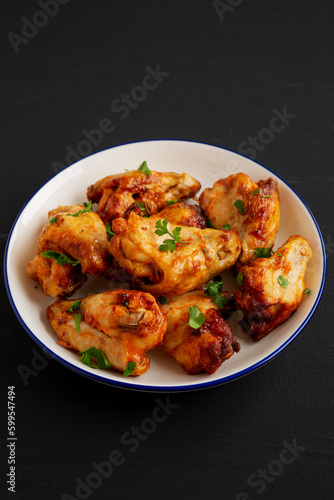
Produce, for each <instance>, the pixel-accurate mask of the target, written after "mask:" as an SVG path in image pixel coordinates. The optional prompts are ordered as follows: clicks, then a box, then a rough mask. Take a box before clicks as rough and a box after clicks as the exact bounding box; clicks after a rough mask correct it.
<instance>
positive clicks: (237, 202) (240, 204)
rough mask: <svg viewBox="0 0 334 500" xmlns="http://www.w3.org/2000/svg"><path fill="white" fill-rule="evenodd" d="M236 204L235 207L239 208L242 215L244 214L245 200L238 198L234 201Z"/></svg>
mask: <svg viewBox="0 0 334 500" xmlns="http://www.w3.org/2000/svg"><path fill="white" fill-rule="evenodd" d="M234 206H235V208H237V209H238V210H239V212H240V213H241V215H244V207H245V204H244V202H243V201H242V200H237V201H236V202H235V203H234Z"/></svg>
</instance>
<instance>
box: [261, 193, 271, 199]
mask: <svg viewBox="0 0 334 500" xmlns="http://www.w3.org/2000/svg"><path fill="white" fill-rule="evenodd" d="M262 198H271V196H269V194H263V195H262Z"/></svg>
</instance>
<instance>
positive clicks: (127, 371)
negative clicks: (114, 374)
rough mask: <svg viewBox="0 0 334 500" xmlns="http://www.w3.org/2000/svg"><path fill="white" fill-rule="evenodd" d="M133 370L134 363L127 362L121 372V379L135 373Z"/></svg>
mask: <svg viewBox="0 0 334 500" xmlns="http://www.w3.org/2000/svg"><path fill="white" fill-rule="evenodd" d="M135 368H136V363H135V361H129V362H128V364H127V366H126V368H125V370H124V372H123V377H128V376H129V375H132V374H133V372H134V371H135Z"/></svg>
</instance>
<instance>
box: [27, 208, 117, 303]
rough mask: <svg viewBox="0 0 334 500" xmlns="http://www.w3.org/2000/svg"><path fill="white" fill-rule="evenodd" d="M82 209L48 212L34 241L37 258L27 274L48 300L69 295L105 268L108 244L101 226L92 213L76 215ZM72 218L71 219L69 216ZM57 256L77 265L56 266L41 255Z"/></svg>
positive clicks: (53, 261) (100, 221) (59, 209)
mask: <svg viewBox="0 0 334 500" xmlns="http://www.w3.org/2000/svg"><path fill="white" fill-rule="evenodd" d="M80 210H81V211H83V210H85V207H84V206H83V205H71V206H59V207H58V208H56V209H54V210H51V211H50V212H49V214H48V215H49V221H48V222H47V223H46V224H45V225H44V227H43V229H42V232H41V234H40V236H39V238H38V246H37V256H36V257H35V258H34V259H33V260H32V261H30V262H29V264H28V268H27V272H28V275H29V277H30V278H32V279H33V280H35V281H37V282H38V283H39V284H40V286H41V287H42V290H43V292H44V293H45V294H47V295H51V297H54V298H58V297H67V296H69V295H71V294H72V293H73V292H74V291H75V290H76V289H77V288H78V287H79V286H81V285H82V284H83V283H84V282H85V280H86V276H85V275H87V274H90V275H92V276H94V277H97V276H101V275H102V274H103V273H104V272H105V271H106V269H107V265H108V240H107V234H106V229H105V225H104V224H103V222H102V220H101V219H100V217H99V216H98V215H97V214H96V213H94V212H85V213H80V214H79V215H77V216H75V217H73V215H74V214H78V212H79V211H80ZM69 214H72V215H69ZM46 250H52V251H55V252H60V253H62V254H64V255H65V256H66V257H69V258H70V259H71V260H72V261H79V263H80V265H76V266H73V265H72V264H64V265H60V264H58V263H57V262H56V261H55V260H54V259H52V258H46V257H43V256H42V255H41V252H45V251H46Z"/></svg>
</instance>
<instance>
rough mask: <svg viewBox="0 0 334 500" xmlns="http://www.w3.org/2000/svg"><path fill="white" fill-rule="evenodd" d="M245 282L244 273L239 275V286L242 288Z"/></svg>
mask: <svg viewBox="0 0 334 500" xmlns="http://www.w3.org/2000/svg"><path fill="white" fill-rule="evenodd" d="M243 282H244V275H243V274H242V273H239V274H238V276H237V284H238V285H239V286H242V285H243Z"/></svg>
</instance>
